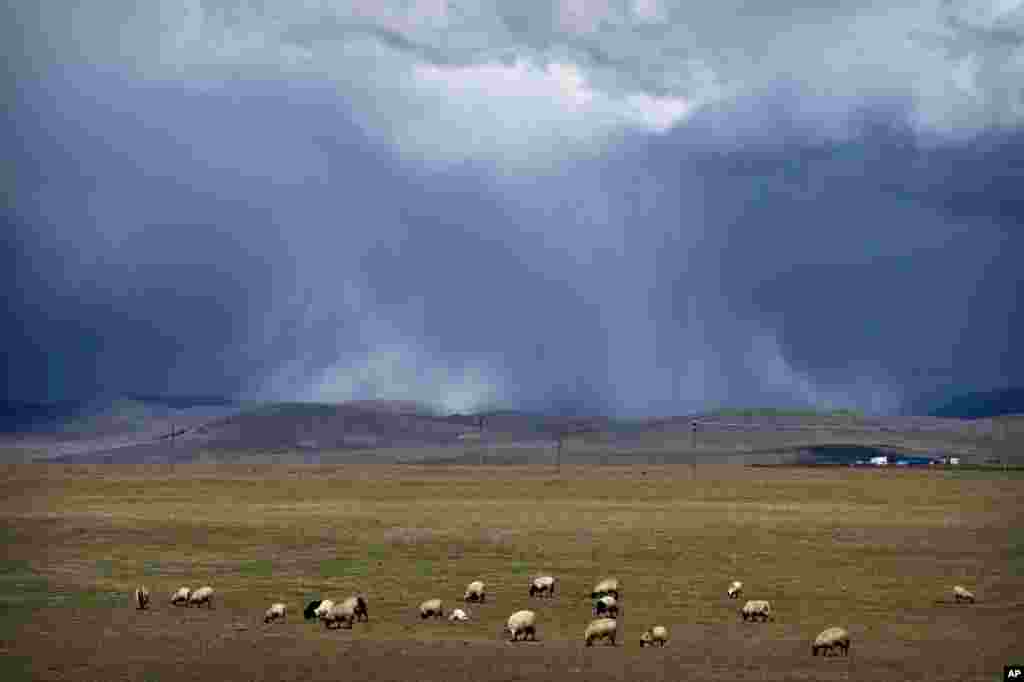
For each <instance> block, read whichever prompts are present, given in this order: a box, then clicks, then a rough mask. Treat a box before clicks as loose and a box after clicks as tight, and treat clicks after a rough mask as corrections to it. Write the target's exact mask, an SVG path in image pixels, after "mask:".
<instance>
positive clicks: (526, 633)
mask: <svg viewBox="0 0 1024 682" xmlns="http://www.w3.org/2000/svg"><path fill="white" fill-rule="evenodd" d="M505 629H506V630H507V631H508V632H509V633H510V634H511V635H512V641H513V642H515V641H518V640H519V638H520V636H522V639H524V640H525V639H527V638H529V639H532V640H536V639H537V614H536V613H534V612H533V611H516V612H515V613H513V614H512V615H511V616H509V617H508V623H507V624H506V625H505Z"/></svg>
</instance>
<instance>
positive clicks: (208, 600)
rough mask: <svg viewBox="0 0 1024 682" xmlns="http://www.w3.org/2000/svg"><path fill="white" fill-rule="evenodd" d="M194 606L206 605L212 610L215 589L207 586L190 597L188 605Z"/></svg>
mask: <svg viewBox="0 0 1024 682" xmlns="http://www.w3.org/2000/svg"><path fill="white" fill-rule="evenodd" d="M192 604H195V605H196V606H202V605H203V604H206V607H207V608H210V609H212V608H213V588H212V587H210V586H208V585H207V586H204V587H200V588H199V589H198V590H196V591H195V592H193V593H192V594H190V595H189V597H188V605H189V606H191V605H192Z"/></svg>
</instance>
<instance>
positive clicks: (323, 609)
mask: <svg viewBox="0 0 1024 682" xmlns="http://www.w3.org/2000/svg"><path fill="white" fill-rule="evenodd" d="M333 608H334V600H333V599H324V600H323V601H321V602H320V604H319V605H318V606H317V607H316V608H315V609H313V616H314V617H315V618H317V619H322V618H323V617H324V616H326V615H327V614H328V613H329V612H330V610H331V609H333Z"/></svg>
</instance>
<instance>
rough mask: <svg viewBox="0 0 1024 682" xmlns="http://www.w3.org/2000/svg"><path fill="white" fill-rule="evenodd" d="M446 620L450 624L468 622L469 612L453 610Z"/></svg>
mask: <svg viewBox="0 0 1024 682" xmlns="http://www.w3.org/2000/svg"><path fill="white" fill-rule="evenodd" d="M448 620H449V622H452V623H465V622H466V621H468V620H469V612H467V611H464V610H462V609H455V610H453V611H452V612H451V613H450V614H449V615H448Z"/></svg>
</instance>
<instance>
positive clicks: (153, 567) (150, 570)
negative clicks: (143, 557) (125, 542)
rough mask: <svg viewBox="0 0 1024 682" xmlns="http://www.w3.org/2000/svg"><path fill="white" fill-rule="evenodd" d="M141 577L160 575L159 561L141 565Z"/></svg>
mask: <svg viewBox="0 0 1024 682" xmlns="http://www.w3.org/2000/svg"><path fill="white" fill-rule="evenodd" d="M142 574H143V575H149V576H153V575H160V562H159V561H147V562H145V563H144V564H143V565H142Z"/></svg>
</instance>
